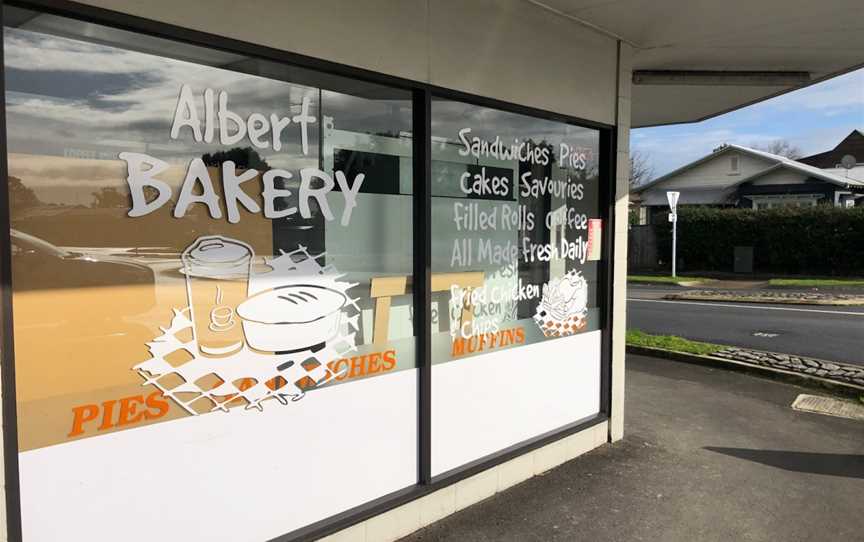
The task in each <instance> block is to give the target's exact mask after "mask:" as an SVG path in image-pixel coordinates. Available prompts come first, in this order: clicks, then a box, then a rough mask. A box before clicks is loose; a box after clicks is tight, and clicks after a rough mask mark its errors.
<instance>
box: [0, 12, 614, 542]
mask: <svg viewBox="0 0 864 542" xmlns="http://www.w3.org/2000/svg"><path fill="white" fill-rule="evenodd" d="M4 5H10V6H15V7H21V8H25V9H31V10H34V11H39V12H43V13H49V14H52V15H58V16H63V17H69V18H73V19H78V20H83V21H86V22H91V23H95V24H100V25H105V26H109V27H114V28H119V29H122V30H128V31H131V32H136V33H140V34H146V35H150V36H153V37H157V38H163V39H168V40H173V41H177V42H181V43H186V44H190V45H196V46H202V47H208V48H211V49H217V50H222V51H227V52H231V53H235V54H242V55H247V56H250V57H254V58H259V59H262V60H269V61H273V62H278V63H283V64H290V65H295V66H298V67H304V68H309V69H314V70H317V71H320V72H324V73H329V74H333V75H339V76H343V77H350V78H355V79H359V80H363V81H367V82H370V83H377V84H381V85H387V86H391V87H395V88H398V89H403V90H407V91H410V92H411V94H412V115H413V118H412V121H413V126H412V130H413V133H414V137H413V143H412V144H413V177H414V179H413V183H414V194H413V198H414V201H413V219H414V228H413V242H414V258H413V260H414V261H413V272H414V281H415V283H416V284H417V285H423V286H424V287H422V288H414V289H413V302H414V306H415V319H414V333H415V341H416V354H417V355H416V365H417V378H418V381H417V385H418V388H417V389H418V409H417V411H418V435H417V438H418V473H417V483H416V484H415V485H412V486H409V487H407V488H404V489H401V490H399V491H396V492H393V493H390V494H388V495H384V496H381V497H379V498H377V499H375V500H373V501H370V502H367V503H363V504H361V505H359V506H356V507H354V508H351V509H349V510H345V511H343V512H340V513H338V514H335V515H333V516H330V517H328V518H325V519H323V520H321V521H318V522H315V523H312V524H310V525H307V526H305V527H302V528H300V529H297V530H294V531H292V532H289V533H286V534H284V535H281V536H279V537H277V538H275V539H274V540H279V541H282V542H290V541H295V540H306V539H310V538H318V537H323V536H326V535H328V534H332V533H334V532H337V531H339V530H341V529H344V528H347V527H350V526H351V525H354V524H356V523H359V522H362V521H364V520H366V519H369V518H371V517H373V516H376V515H378V514H381V513H384V512H386V511H388V510H391V509H393V508H396V507H398V506H400V505H402V504H405V503H408V502H410V501H413V500H415V499H418V498H420V497H422V496H424V495H428V494H430V493H433V492H435V491H438V490H440V489H442V488H444V487H447V486H449V485H452V484H454V483H456V482H458V481H460V480H463V479H465V478H467V477H470V476H472V475H474V474H477V473H479V472H481V471H484V470H486V469H489V468H491V467H494V466H496V465H499V464H501V463H503V462H505V461H508V460H510V459H513V458H515V457H518V456H520V455H523V454H525V453H528V452H530V451H532V450H535V449H537V448H541V447H543V446H545V445H547V444H550V443H552V442H555V441H557V440H560V439H562V438H564V437H567V436H570V435H573V434H576V433H579V432H581V431H584V430H586V429H588V428H590V427H593V426H596V425H598V424H600V423H603V422H605V421H608V420H609V416H610V413H611V401H612V388H611V386H612V376H611V375H612V363H611V355H612V307H613V270H614V269H613V265H614V258H613V254H614V243H615V235H614V232H615V213H614V205H615V185H616V183H615V175H616V172H615V168H616V160H615V157H616V151H617V141H616V133H617V127H616V125H612V124H605V123H601V122H596V121H591V120H588V119H582V118H578V117H574V116H570V115H564V114H561V113H557V112H553V111H548V110H543V109H538V108H534V107H530V106H525V105H521V104H516V103H512V102H507V101H503V100H498V99H495V98H489V97H486V96H480V95H476V94H471V93H467V92H463V91H458V90H453V89H448V88H443V87H438V86H435V85H431V84H428V83H423V82H418V81H413V80H409V79H405V78H401V77H396V76H392V75H386V74H382V73H377V72H374V71H371V70H366V69H363V68H357V67H354V66H349V65H345V64H341V63H337V62H332V61H327V60H321V59H318V58H314V57H311V56H307V55H302V54H298V53H292V52H288V51H283V50H279V49H274V48H271V47H267V46H264V45H259V44H253V43H249V42H245V41H241V40H236V39H233V38H227V37H224V36H219V35H215V34H210V33H207V32H202V31H198V30H191V29H187V28H183V27H180V26H176V25H171V24H168V23H163V22H159V21H154V20H151V19H146V18H143V17H138V16H133V15H129V14H125V13H120V12H116V11H111V10H107V9H103V8H96V7H93V6H88V5H83V4H79V3H77V2H73V1H69V0H0V63H2V65H0V93H2V95H3V96H4V99H3V100H2V103H0V308H2V312H0V326H2V327H0V329H2V339H0V341H2V342H0V356H2V359H0V371H2V372H0V374H2V383H0V384H2V408H3V423H2V429H3V452H4V472H5V481H6V495H5V496H6V520H7V536H8V539H9V540H11V541H16V540H21V539H22V531H21V495H20V480H19V471H18V453H19V452H18V428H17V422H18V418H17V400H16V393H15V354H14V336H13V332H14V331H13V329H14V326H13V322H12V316H13V313H12V269H11V244H10V208H9V204H10V201H9V184H8V177H7V171H8V170H7V168H8V164H7V158H8V157H7V151H6V137H5V134H6V100H5V56H4V51H3V14H2V7H3V6H4ZM433 95H434V96H435V97H440V98H444V99H449V100H456V101H461V102H465V103H469V104H472V105H477V106H481V107H489V108H493V109H498V110H501V111H506V112H512V113H518V114H522V115H528V116H532V117H536V118H540V119H546V120H552V121H557V122H562V123H566V124H571V125H574V126H579V127H584V128H590V129H595V130H598V131H599V134H600V153H599V154H600V156H599V174H598V176H599V179H600V183H601V184H600V207H601V217H600V218H602V219H603V221H604V229H605V230H606V231H605V232H604V234H603V238H602V247H601V260H600V263H601V265H600V273H599V279H598V285H599V288H600V290H601V291H599V292H598V300H599V301H600V303H602V305H601V307H600V309H601V311H600V312H601V350H600V352H601V354H600V358H601V359H600V362H601V371H600V411H599V413H598V414H597V415H595V416H593V417H591V418H589V419H586V420H582V421H578V422H575V423H572V424H569V425H566V426H564V427H561V428H558V429H555V430H553V431H550V432H548V433H545V434H542V435H538V436H536V437H534V438H531V439H529V440H526V441H523V442H520V443H517V444H515V445H513V446H510V447H508V448H505V449H503V450H499V451H498V452H495V453H493V454H490V455H488V456H486V457H483V458H480V459H478V460H476V461H473V462H471V463H469V464H467V465H463V466H461V467H459V468H457V469H454V470H451V471H448V472H446V473H443V474H440V475H437V476H433V475H432V472H431V470H432V469H431V411H432V404H431V389H432V388H431V374H432V373H431V370H432V363H431V362H432V359H431V333H430V331H429V329H430V322H431V292H430V291H431V282H430V281H431V201H432V199H431V190H430V186H429V183H430V179H431V102H432V96H433ZM617 122H618V121H617V115H616V124H617ZM417 307H420V308H421V310H417Z"/></svg>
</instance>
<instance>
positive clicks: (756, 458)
mask: <svg viewBox="0 0 864 542" xmlns="http://www.w3.org/2000/svg"><path fill="white" fill-rule="evenodd" d="M704 449H705V450H709V451H712V452H717V453H720V454H724V455H728V456H732V457H737V458H738V459H746V460H748V461H753V462H755V463H761V464H763V465H769V466H772V467H777V468H779V469H784V470H788V471H793V472H807V473H813V474H826V475H828V476H843V477H846V478H864V455H854V454H827V453H815V452H789V451H783V450H752V449H747V448H723V447H718V446H706V447H705V448H704Z"/></svg>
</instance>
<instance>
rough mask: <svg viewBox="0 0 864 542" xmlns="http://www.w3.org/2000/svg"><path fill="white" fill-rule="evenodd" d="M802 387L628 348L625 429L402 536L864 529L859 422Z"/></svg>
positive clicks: (594, 536)
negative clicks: (806, 399) (801, 397)
mask: <svg viewBox="0 0 864 542" xmlns="http://www.w3.org/2000/svg"><path fill="white" fill-rule="evenodd" d="M799 393H813V392H812V391H811V390H805V389H801V388H798V387H796V386H793V385H790V384H785V383H780V382H775V381H771V380H765V379H761V378H758V377H753V376H749V375H744V374H740V373H736V372H731V371H726V370H722V369H712V368H706V367H701V366H696V365H689V364H684V363H677V362H673V361H666V360H661V359H657V358H649V357H644V356H632V355H631V356H628V358H627V393H626V400H627V410H626V430H625V434H626V436H625V439H624V440H623V441H622V442H619V443H616V444H614V445H611V446H605V447H603V448H601V449H598V450H594V451H592V452H590V453H588V454H586V455H584V456H582V457H579V458H577V459H575V460H573V461H570V462H569V463H565V464H564V465H561V466H560V467H558V468H556V469H554V470H552V471H549V472H548V473H546V474H544V475H541V476H538V477H535V478H533V479H531V480H528V481H526V482H524V483H522V484H520V485H518V486H516V487H514V488H511V489H510V490H507V491H505V492H502V493H499V494H498V495H496V496H495V497H492V498H491V499H489V500H487V501H485V502H482V503H480V504H478V505H475V506H472V507H470V508H467V509H465V510H463V511H461V512H458V513H457V514H455V515H453V516H450V517H449V518H446V519H444V520H443V521H441V522H439V523H437V524H434V525H432V526H430V527H427V528H426V529H423V530H421V531H418V532H417V533H414V534H413V535H411V536H409V537H407V538H404V539H403V540H405V541H412V542H413V541H416V542H420V541H433V540H434V541H438V540H442V541H443V540H446V541H460V542H461V541H472V542H474V541H477V542H481V541H502V540H504V541H509V540H512V541H520V542H521V541H549V540H567V541H581V540H584V541H588V542H597V541H616V542H618V541H630V540H648V541H653V540H665V541H687V542H689V541H692V540H700V541H703V540H717V541H720V540H723V541H726V540H751V541H761V540H765V541H777V540H783V541H786V542H789V541H799V540H800V541H805V540H806V541H809V540H862V539H864V514H862V510H864V422H861V421H855V420H848V419H843V418H834V417H829V416H823V415H818V414H810V413H803V412H797V411H794V410H792V409H791V408H790V405H791V404H792V402H793V401H794V399H795V397H796V396H797V395H798V394H799Z"/></svg>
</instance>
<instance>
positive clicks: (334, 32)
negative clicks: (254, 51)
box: [83, 0, 616, 124]
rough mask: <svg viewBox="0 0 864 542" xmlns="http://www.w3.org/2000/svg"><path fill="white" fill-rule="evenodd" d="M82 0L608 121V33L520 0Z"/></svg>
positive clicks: (612, 73) (612, 66)
mask: <svg viewBox="0 0 864 542" xmlns="http://www.w3.org/2000/svg"><path fill="white" fill-rule="evenodd" d="M83 3H85V4H90V5H92V6H97V7H101V8H106V9H111V10H115V11H120V12H124V13H129V14H132V15H137V16H140V17H145V18H148V19H153V20H157V21H161V22H165V23H170V24H174V25H177V26H181V27H184V28H191V29H195V30H200V31H204V32H209V33H212V34H217V35H221V36H227V37H230V38H235V39H239V40H243V41H247V42H251V43H257V44H261V45H266V46H268V47H272V48H275V49H281V50H285V51H291V52H295V53H302V54H305V55H309V56H313V57H317V58H321V59H325V60H331V61H335V62H339V63H342V64H348V65H351V66H356V67H361V68H366V69H370V70H374V71H378V72H381V73H385V74H389V75H394V76H399V77H404V78H407V79H412V80H415V81H422V82H427V83H431V84H433V85H438V86H442V87H447V88H450V89H455V90H461V91H465V92H471V93H475V94H480V95H483V96H488V97H492V98H497V99H500V100H505V101H510V102H515V103H519V104H522V105H528V106H532V107H537V108H541V109H548V110H551V111H556V112H559V113H564V114H568V115H572V116H576V117H581V118H585V119H589V120H593V121H597V122H604V123H608V124H612V123H613V122H614V120H615V109H616V99H615V95H616V42H615V40H613V39H610V38H608V37H606V36H603V35H601V34H598V33H596V32H594V31H592V30H589V29H587V28H583V27H580V26H578V25H576V24H574V23H573V22H572V21H569V20H567V19H564V18H562V17H558V16H556V15H554V14H552V13H549V12H547V11H544V10H542V9H540V8H538V7H536V6H533V5H531V4H529V3H528V2H524V1H522V0H473V1H472V2H462V1H460V0H366V1H363V2H346V1H343V0H318V1H315V2H285V1H280V0H256V1H255V2H254V3H246V2H235V1H232V0H208V1H206V2H204V1H201V0H197V1H184V2H177V1H175V0H84V2H83ZM253 6H254V7H253Z"/></svg>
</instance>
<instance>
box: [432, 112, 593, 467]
mask: <svg viewBox="0 0 864 542" xmlns="http://www.w3.org/2000/svg"><path fill="white" fill-rule="evenodd" d="M432 138H433V141H432V183H433V185H432V196H433V198H432V273H433V274H432V289H433V296H434V298H433V299H434V300H435V301H436V310H435V311H434V312H433V323H432V326H433V338H432V349H433V350H432V362H433V364H434V365H433V369H432V472H433V474H441V473H443V472H447V471H449V470H452V469H455V468H458V467H461V466H463V465H465V464H467V463H470V462H471V461H474V460H478V459H481V458H483V457H485V456H487V455H490V454H493V453H495V452H497V451H499V450H502V449H504V448H507V447H509V446H512V445H514V444H518V443H520V442H523V441H525V440H528V439H530V438H532V437H536V436H538V435H541V434H543V433H546V432H549V431H552V430H555V429H559V428H561V427H563V426H566V425H568V424H571V423H576V422H578V421H580V420H582V419H586V418H588V417H590V416H593V415H595V414H596V413H597V412H599V410H600V342H601V341H600V322H601V318H600V308H599V303H598V301H599V300H598V274H599V271H600V259H601V256H602V250H601V248H602V247H601V245H602V235H603V225H604V224H603V221H602V220H601V203H600V193H601V190H600V178H599V174H598V163H599V160H598V159H599V143H600V142H599V132H598V131H597V130H592V129H587V128H582V127H578V126H573V125H570V124H566V123H562V122H555V121H550V120H543V119H538V118H533V117H529V116H525V115H519V114H514V113H509V112H504V111H500V110H496V109H490V108H486V107H478V106H475V105H470V104H466V103H462V102H456V101H450V100H444V99H441V100H435V101H433V103H432ZM481 427H482V431H481V430H478V429H479V428H481Z"/></svg>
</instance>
